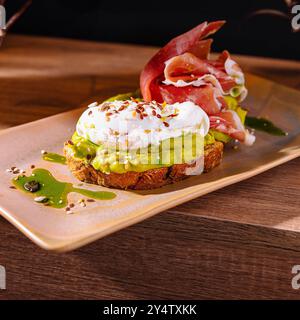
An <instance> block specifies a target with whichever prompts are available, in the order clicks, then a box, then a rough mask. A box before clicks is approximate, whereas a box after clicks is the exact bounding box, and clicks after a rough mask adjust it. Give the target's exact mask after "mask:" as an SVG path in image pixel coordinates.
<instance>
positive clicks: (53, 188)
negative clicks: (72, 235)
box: [12, 168, 116, 208]
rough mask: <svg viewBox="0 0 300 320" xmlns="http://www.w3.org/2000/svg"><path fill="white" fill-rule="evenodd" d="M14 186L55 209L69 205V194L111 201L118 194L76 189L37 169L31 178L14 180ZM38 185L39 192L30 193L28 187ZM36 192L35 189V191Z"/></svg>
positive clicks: (23, 177) (21, 177) (20, 177)
mask: <svg viewBox="0 0 300 320" xmlns="http://www.w3.org/2000/svg"><path fill="white" fill-rule="evenodd" d="M12 183H13V185H14V186H15V187H16V188H17V189H19V190H22V191H24V192H26V193H29V194H32V195H33V196H34V197H35V199H36V198H38V199H42V198H44V201H38V202H43V203H44V204H47V205H49V206H51V207H54V208H64V207H66V206H67V204H68V199H67V198H68V194H69V193H71V192H76V193H79V194H81V195H83V196H86V197H89V198H93V199H97V200H111V199H114V198H115V197H116V194H115V193H113V192H108V191H90V190H87V189H83V188H76V187H74V186H73V185H72V183H69V182H61V181H58V180H56V179H55V178H54V177H53V175H52V174H51V173H50V172H49V171H48V170H46V169H42V168H37V169H34V170H33V171H32V174H31V175H30V176H28V177H27V176H19V177H17V179H13V180H12ZM28 184H30V185H31V186H32V185H33V184H37V185H38V186H39V188H38V190H37V191H34V192H32V191H29V190H31V189H29V188H28V187H27V186H28ZM34 190H35V189H34Z"/></svg>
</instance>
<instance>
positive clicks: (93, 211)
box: [0, 75, 300, 251]
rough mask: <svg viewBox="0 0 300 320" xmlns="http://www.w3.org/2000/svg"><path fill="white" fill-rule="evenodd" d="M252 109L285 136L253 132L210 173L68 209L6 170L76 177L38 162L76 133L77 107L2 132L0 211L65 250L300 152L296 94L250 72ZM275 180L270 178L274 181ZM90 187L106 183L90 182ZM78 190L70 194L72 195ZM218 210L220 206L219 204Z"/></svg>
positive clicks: (38, 239)
mask: <svg viewBox="0 0 300 320" xmlns="http://www.w3.org/2000/svg"><path fill="white" fill-rule="evenodd" d="M247 80H248V87H249V92H250V95H249V98H247V101H246V102H245V106H246V107H251V110H252V114H255V115H262V116H267V117H269V118H270V120H272V121H274V122H275V123H277V124H279V125H280V127H281V128H282V129H284V130H286V131H288V132H289V135H288V136H286V137H274V136H270V135H267V134H264V133H257V142H256V143H255V145H254V146H253V147H241V148H240V149H238V150H233V149H232V148H228V149H227V150H226V151H225V157H224V161H223V163H222V165H221V166H219V167H218V168H216V169H214V170H213V171H212V172H210V173H208V174H204V175H201V176H195V177H190V178H189V179H187V180H185V181H183V182H179V183H177V184H174V185H170V186H167V187H164V188H161V189H157V190H154V191H147V192H129V191H119V190H116V194H117V197H116V199H114V200H109V201H97V202H94V203H90V204H89V205H88V206H87V207H86V208H82V207H79V208H77V209H75V214H73V215H67V214H65V211H64V210H63V209H60V210H59V209H53V208H49V207H45V206H43V205H41V204H37V203H34V202H33V199H32V197H31V196H30V195H27V194H25V193H22V192H19V191H17V190H12V189H10V188H9V186H10V180H11V178H12V175H11V174H9V173H7V172H5V169H6V168H10V167H12V166H17V167H19V168H24V169H26V170H27V172H28V171H30V170H29V167H30V165H31V164H35V165H36V166H37V167H44V168H47V169H49V170H50V171H51V172H52V173H53V174H54V176H55V177H56V178H57V179H59V180H63V181H70V182H73V183H77V182H78V181H76V179H75V178H73V177H72V176H71V174H70V173H69V172H68V169H67V167H66V166H63V165H60V164H53V163H49V162H45V161H43V160H41V154H40V151H41V149H45V150H48V151H52V152H60V153H61V150H62V146H63V142H64V141H65V140H67V139H68V138H69V137H70V136H71V134H72V133H73V131H74V126H75V123H76V121H77V119H78V117H79V115H80V113H81V111H82V110H74V111H71V112H67V113H63V114H59V115H56V116H53V117H50V118H46V119H43V120H40V121H36V122H32V123H28V124H25V125H22V126H19V127H15V128H11V129H8V130H4V131H1V132H0V150H1V159H0V186H1V189H0V209H1V212H2V215H3V216H4V217H5V218H6V219H7V220H9V221H10V222H11V223H13V224H14V225H15V226H16V227H17V228H18V229H19V230H21V231H22V232H23V233H24V234H26V235H27V236H28V237H29V238H30V239H31V240H32V241H34V242H35V243H36V244H38V245H39V246H41V247H43V248H45V249H48V250H57V251H67V250H72V249H75V248H78V247H80V246H82V245H84V244H87V243H89V242H91V241H94V240H96V239H99V238H101V237H104V236H106V235H108V234H110V233H112V232H115V231H117V230H119V229H122V228H125V227H127V226H130V225H132V224H134V223H137V222H139V221H142V220H144V219H146V218H148V217H151V216H152V215H154V214H156V213H158V212H161V211H163V210H166V209H168V208H171V207H174V206H176V205H178V204H180V203H183V202H185V201H188V200H191V199H193V198H196V197H199V196H201V195H203V194H206V193H209V192H212V191H214V190H216V189H220V188H223V187H225V186H227V185H230V184H233V183H236V182H238V181H241V180H244V179H247V178H249V177H252V176H254V175H257V174H259V173H261V172H263V171H265V170H268V169H270V168H272V167H274V166H277V165H279V164H281V163H284V162H286V161H289V160H291V159H293V158H296V157H298V156H300V135H299V133H300V105H299V101H300V92H298V91H296V90H293V89H289V88H286V87H283V86H280V85H278V84H275V83H273V82H270V81H267V80H264V79H261V78H258V77H256V76H253V75H248V78H247ZM274 183H276V182H274ZM88 188H90V189H93V190H99V189H105V188H101V187H98V186H88ZM76 199H78V198H77V195H76V194H70V201H76ZM220 210H221V208H220Z"/></svg>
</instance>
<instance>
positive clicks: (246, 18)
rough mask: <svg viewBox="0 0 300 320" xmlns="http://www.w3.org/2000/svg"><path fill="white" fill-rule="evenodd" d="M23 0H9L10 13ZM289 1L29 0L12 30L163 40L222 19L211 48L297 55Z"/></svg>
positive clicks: (299, 41) (299, 46) (298, 37)
mask: <svg viewBox="0 0 300 320" xmlns="http://www.w3.org/2000/svg"><path fill="white" fill-rule="evenodd" d="M24 2H25V0H22V1H21V0H7V1H6V9H7V14H8V17H9V16H10V15H11V14H12V13H13V12H15V11H16V10H17V9H18V8H19V7H20V6H21V5H22V3H24ZM290 2H292V1H288V0H286V1H285V0H256V1H238V0H235V1H232V0H223V1H213V0H205V1H202V0H198V1H193V0H182V1H174V0H173V1H172V0H161V1H150V0H147V1H142V0H140V1H129V0H127V1H115V0H89V1H84V0H83V1H72V0H33V2H32V5H31V7H30V8H29V9H28V10H27V12H26V13H25V14H24V15H23V16H22V17H21V18H20V19H19V20H18V21H17V23H16V24H15V26H14V27H13V28H12V30H11V31H12V32H17V33H23V34H34V35H47V36H51V37H68V38H78V39H89V40H95V41H112V42H126V43H138V44H146V45H158V46H161V45H163V44H164V43H166V42H167V41H168V40H169V39H170V38H172V37H173V36H175V35H178V34H180V33H182V32H184V31H187V30H188V29H190V28H192V27H194V26H195V25H197V24H199V23H201V22H202V21H204V20H210V21H212V20H217V19H226V20H227V24H226V25H225V26H224V27H223V29H222V30H221V31H220V32H219V33H218V34H217V35H216V36H215V37H214V39H215V43H214V47H213V48H214V50H216V51H220V50H222V49H225V48H227V49H228V50H229V51H231V52H234V53H242V54H251V55H259V56H271V57H280V58H289V59H297V60H298V59H300V32H298V33H295V32H293V31H292V28H291V16H290V11H291V10H290V7H289V3H290ZM295 2H297V1H295ZM298 2H299V1H298ZM265 9H268V11H267V12H266V11H261V10H265Z"/></svg>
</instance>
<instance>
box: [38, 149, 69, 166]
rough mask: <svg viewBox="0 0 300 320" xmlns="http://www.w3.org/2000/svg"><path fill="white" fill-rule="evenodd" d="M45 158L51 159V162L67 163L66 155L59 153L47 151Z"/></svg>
mask: <svg viewBox="0 0 300 320" xmlns="http://www.w3.org/2000/svg"><path fill="white" fill-rule="evenodd" d="M43 160H46V161H50V162H56V163H60V164H66V157H64V156H62V155H60V154H57V153H52V152H50V153H46V154H44V155H43Z"/></svg>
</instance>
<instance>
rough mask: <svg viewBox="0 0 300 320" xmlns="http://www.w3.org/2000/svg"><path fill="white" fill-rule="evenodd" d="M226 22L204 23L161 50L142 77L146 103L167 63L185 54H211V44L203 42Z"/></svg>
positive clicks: (141, 83) (150, 98) (141, 82)
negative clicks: (155, 81)
mask: <svg viewBox="0 0 300 320" xmlns="http://www.w3.org/2000/svg"><path fill="white" fill-rule="evenodd" d="M224 23H225V21H215V22H211V23H207V22H203V23H201V24H200V25H198V26H197V27H195V28H193V29H192V30H190V31H188V32H186V33H184V34H182V35H180V36H178V37H176V38H174V39H172V40H171V41H170V42H169V43H168V44H167V45H166V46H164V47H163V48H162V49H160V50H159V51H158V52H157V53H156V54H155V55H154V56H153V58H152V59H150V61H149V62H148V63H147V64H146V66H145V68H144V70H143V71H142V73H141V76H140V88H141V92H142V95H143V98H144V100H145V101H151V100H152V97H151V90H150V87H151V84H152V82H153V81H154V80H155V79H157V78H158V77H159V76H161V75H162V74H163V71H164V68H165V62H166V61H167V60H169V59H170V58H173V57H175V56H178V55H180V54H183V53H185V52H189V51H190V50H191V52H194V53H195V52H198V54H199V55H200V54H201V55H203V54H205V55H206V56H207V55H208V53H209V51H208V50H209V49H210V44H211V42H206V43H203V42H202V41H201V40H202V39H205V38H206V37H208V36H209V35H211V34H213V33H215V32H216V31H218V30H219V29H220V28H221V27H222V26H223V24H224Z"/></svg>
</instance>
